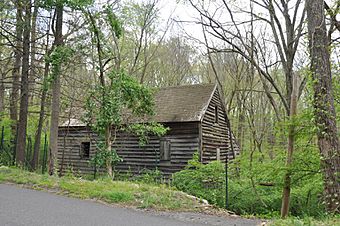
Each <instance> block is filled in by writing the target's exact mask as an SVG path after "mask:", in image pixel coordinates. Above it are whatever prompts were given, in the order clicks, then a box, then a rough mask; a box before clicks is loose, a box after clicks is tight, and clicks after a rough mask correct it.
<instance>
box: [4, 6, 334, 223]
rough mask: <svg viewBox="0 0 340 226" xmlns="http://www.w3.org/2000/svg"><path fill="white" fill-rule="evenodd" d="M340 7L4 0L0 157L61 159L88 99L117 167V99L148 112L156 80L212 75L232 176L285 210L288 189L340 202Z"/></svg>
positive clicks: (31, 164) (312, 203)
mask: <svg viewBox="0 0 340 226" xmlns="http://www.w3.org/2000/svg"><path fill="white" fill-rule="evenodd" d="M339 11H340V2H339V1H335V0H327V1H323V0H280V1H279V0H250V1H231V0H230V1H229V0H215V1H200V0H186V1H179V2H178V3H176V4H175V3H169V1H162V0H145V1H144V0H143V1H142V0H134V1H124V0H105V1H99V0H81V1H80V0H3V1H1V2H0V138H1V140H0V142H1V143H0V165H13V164H16V165H19V166H21V167H25V168H27V169H29V170H38V169H40V168H41V167H42V165H44V164H46V162H48V164H47V165H48V169H49V173H50V174H53V173H56V172H54V171H55V168H56V165H57V164H58V163H57V161H56V155H57V145H58V139H57V138H58V126H60V125H61V124H62V123H64V122H66V121H67V120H69V119H71V118H74V117H75V116H77V115H78V114H80V113H81V112H86V113H87V114H88V115H87V116H89V118H91V120H92V121H91V120H90V121H87V123H88V124H89V125H90V124H91V126H92V128H94V129H95V131H96V132H98V133H99V134H100V135H101V136H102V137H103V141H104V146H105V147H106V148H105V150H106V151H109V152H110V154H109V155H106V157H105V158H106V160H105V161H106V162H105V164H106V167H107V169H108V171H110V170H109V169H110V168H111V170H112V164H113V165H114V164H115V161H119V157H117V156H116V153H113V151H114V150H111V147H112V142H114V136H112V134H113V133H114V131H112V129H111V128H112V126H116V127H119V128H121V127H123V122H122V121H121V120H120V119H121V117H122V114H123V113H122V112H123V109H125V108H128V109H130V110H131V111H132V112H133V114H136V115H137V116H139V117H142V116H145V115H152V114H153V109H152V107H153V103H152V99H151V96H152V95H151V93H152V89H155V88H159V87H167V86H179V85H187V84H198V83H217V84H218V86H219V88H220V90H222V92H223V98H224V99H223V102H224V105H225V109H226V111H227V114H228V116H229V118H230V123H231V128H232V131H233V134H234V136H235V137H236V139H237V141H238V145H239V147H240V149H241V155H240V156H239V157H238V158H237V159H236V160H234V161H233V163H231V164H230V165H229V175H228V176H229V177H230V178H232V180H233V181H236V183H238V182H239V183H241V182H242V183H243V182H244V181H246V183H247V184H248V185H247V186H248V187H249V189H250V194H251V196H252V198H254V199H256V201H258V203H260V204H259V205H261V207H263V208H264V209H266V208H267V209H270V208H269V206H270V205H269V203H271V200H269V199H268V200H267V199H266V198H265V197H266V196H265V195H264V194H266V192H273V193H275V197H276V198H277V197H279V202H280V205H281V209H279V208H276V207H275V208H276V209H271V210H270V211H273V212H275V211H276V212H277V213H278V212H280V214H281V216H282V217H286V216H287V215H288V213H289V206H290V204H291V203H292V202H291V203H290V200H294V202H296V203H298V204H296V203H295V204H296V205H298V206H299V208H300V209H306V213H307V214H309V213H310V212H308V211H309V210H310V209H317V212H318V213H315V214H314V213H313V214H314V215H322V214H324V213H326V211H328V212H331V213H339V210H340V198H339V194H340V179H339V177H340V176H339V175H340V154H339V153H340V146H339V130H338V128H339V123H340V122H339V121H340V118H339V115H340V113H339V111H340V58H339V54H340V17H339ZM169 12H171V13H169ZM184 12H186V14H185V13H184ZM91 114H92V115H91ZM90 116H91V117H90ZM94 117H96V119H95V122H94V123H93V118H94ZM84 120H85V119H84ZM85 121H86V120H85ZM152 126H154V127H145V128H143V129H145V130H149V131H148V132H150V133H155V134H158V135H161V134H163V133H164V132H165V131H164V128H161V127H159V125H152ZM139 129H140V128H139ZM44 136H46V140H44ZM47 147H48V148H47ZM44 149H45V152H44ZM105 164H104V165H105ZM108 173H109V174H110V175H111V176H112V177H113V172H108ZM266 189H267V190H268V191H267V190H266ZM270 189H272V190H270ZM274 191H275V192H274ZM296 191H299V194H297V193H296ZM295 204H294V205H295ZM311 212H313V211H311ZM252 213H255V214H256V211H253V212H252ZM293 214H295V213H293ZM299 214H300V212H299ZM296 215H298V214H296ZM301 215H302V214H301Z"/></svg>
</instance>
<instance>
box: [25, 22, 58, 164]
mask: <svg viewBox="0 0 340 226" xmlns="http://www.w3.org/2000/svg"><path fill="white" fill-rule="evenodd" d="M48 25H49V27H50V26H51V20H50V21H49V23H48ZM49 40H50V35H49V31H48V32H47V37H46V49H45V54H46V55H47V56H49V55H50V53H51V52H52V51H53V49H54V46H52V48H51V50H48V44H49ZM49 71H50V63H49V62H48V61H45V68H44V77H43V87H42V93H41V100H40V112H39V121H38V127H37V131H36V133H35V139H34V150H33V158H32V162H31V168H32V170H35V169H36V168H37V166H38V163H39V153H40V143H41V133H42V127H43V123H44V118H45V104H46V99H47V92H48V73H49Z"/></svg>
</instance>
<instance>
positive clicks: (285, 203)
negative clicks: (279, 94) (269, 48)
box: [281, 74, 298, 218]
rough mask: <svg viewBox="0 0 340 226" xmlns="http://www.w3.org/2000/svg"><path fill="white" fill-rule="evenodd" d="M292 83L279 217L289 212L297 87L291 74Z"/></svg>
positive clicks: (295, 79)
mask: <svg viewBox="0 0 340 226" xmlns="http://www.w3.org/2000/svg"><path fill="white" fill-rule="evenodd" d="M292 79H293V83H292V94H291V98H290V101H289V103H290V114H289V118H290V123H291V124H290V125H289V128H288V150H287V158H286V168H287V172H286V174H285V175H284V179H283V191H282V206H281V217H282V218H285V217H287V216H288V213H289V201H290V187H291V174H292V172H291V169H290V167H291V165H292V162H293V152H294V142H295V125H294V117H295V116H296V111H297V100H298V87H297V78H296V75H294V74H293V78H292Z"/></svg>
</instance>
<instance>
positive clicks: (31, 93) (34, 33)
mask: <svg viewBox="0 0 340 226" xmlns="http://www.w3.org/2000/svg"><path fill="white" fill-rule="evenodd" d="M38 10H39V0H35V1H34V10H33V14H32V29H31V67H30V74H29V86H30V89H29V101H30V103H32V104H33V98H34V86H35V85H34V81H35V76H36V63H37V62H36V43H37V41H36V39H37V31H36V30H37V16H38Z"/></svg>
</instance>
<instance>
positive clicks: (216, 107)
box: [215, 105, 218, 123]
mask: <svg viewBox="0 0 340 226" xmlns="http://www.w3.org/2000/svg"><path fill="white" fill-rule="evenodd" d="M215 123H218V106H217V105H215Z"/></svg>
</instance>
